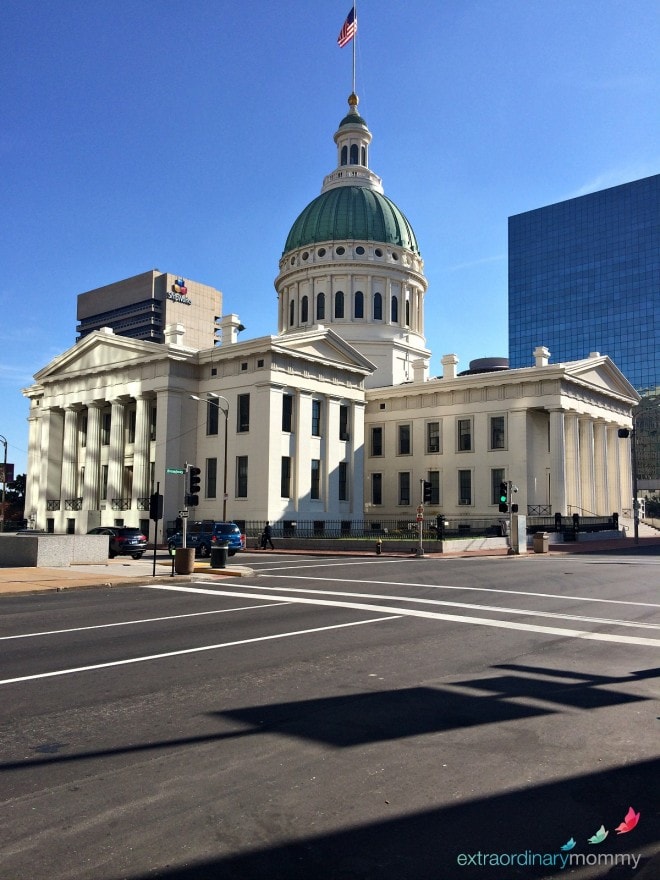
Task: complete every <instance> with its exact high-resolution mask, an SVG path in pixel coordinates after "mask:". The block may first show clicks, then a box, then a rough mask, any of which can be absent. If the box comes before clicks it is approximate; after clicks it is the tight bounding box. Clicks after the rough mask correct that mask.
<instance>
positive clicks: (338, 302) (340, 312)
mask: <svg viewBox="0 0 660 880" xmlns="http://www.w3.org/2000/svg"><path fill="white" fill-rule="evenodd" d="M343 317H344V292H343V291H342V290H338V291H337V293H335V318H343Z"/></svg>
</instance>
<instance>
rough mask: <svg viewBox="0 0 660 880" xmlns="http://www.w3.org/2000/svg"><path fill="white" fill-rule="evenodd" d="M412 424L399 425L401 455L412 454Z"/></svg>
mask: <svg viewBox="0 0 660 880" xmlns="http://www.w3.org/2000/svg"><path fill="white" fill-rule="evenodd" d="M411 451H412V450H411V442H410V425H399V455H410V453H411Z"/></svg>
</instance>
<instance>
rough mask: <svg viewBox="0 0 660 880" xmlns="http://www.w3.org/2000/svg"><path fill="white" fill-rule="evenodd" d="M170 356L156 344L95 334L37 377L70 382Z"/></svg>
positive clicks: (58, 358)
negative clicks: (75, 378) (84, 376)
mask: <svg viewBox="0 0 660 880" xmlns="http://www.w3.org/2000/svg"><path fill="white" fill-rule="evenodd" d="M165 355H166V350H164V348H163V346H162V345H159V344H158V343H154V342H143V341H142V340H136V339H130V338H128V337H126V336H111V335H106V334H104V333H91V334H90V335H89V336H86V337H85V338H84V339H81V340H80V342H77V343H76V344H75V345H74V346H72V347H71V348H69V349H67V350H66V351H65V352H63V353H62V354H60V355H58V356H57V357H56V358H54V359H53V360H52V361H51V362H50V363H49V364H47V365H46V366H45V367H43V368H42V369H41V370H39V372H38V373H36V374H35V377H34V378H35V380H36V381H37V382H42V383H43V382H46V381H53V380H54V379H57V378H59V377H60V376H62V377H63V378H67V379H70V378H71V377H72V376H76V375H80V374H85V375H89V374H93V373H96V372H108V371H111V370H112V369H114V368H121V369H125V368H126V367H127V366H129V365H130V364H131V363H134V364H135V365H136V366H137V365H138V364H139V365H143V364H144V363H145V362H146V361H150V360H153V359H160V358H162V357H164V356H165Z"/></svg>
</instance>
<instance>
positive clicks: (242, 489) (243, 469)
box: [236, 455, 248, 498]
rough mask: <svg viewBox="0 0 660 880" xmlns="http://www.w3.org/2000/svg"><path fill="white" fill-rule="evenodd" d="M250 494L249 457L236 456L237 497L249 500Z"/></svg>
mask: <svg viewBox="0 0 660 880" xmlns="http://www.w3.org/2000/svg"><path fill="white" fill-rule="evenodd" d="M247 494H248V457H247V455H238V456H236V497H237V498H247Z"/></svg>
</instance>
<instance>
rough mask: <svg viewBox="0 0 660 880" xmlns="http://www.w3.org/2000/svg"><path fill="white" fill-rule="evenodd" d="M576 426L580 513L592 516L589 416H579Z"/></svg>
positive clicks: (592, 443)
mask: <svg viewBox="0 0 660 880" xmlns="http://www.w3.org/2000/svg"><path fill="white" fill-rule="evenodd" d="M578 426H579V427H578V431H579V449H578V452H579V459H580V499H581V506H582V510H581V513H584V514H585V515H593V514H595V513H596V486H595V468H594V423H593V420H592V419H591V417H590V416H580V417H579V419H578Z"/></svg>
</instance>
